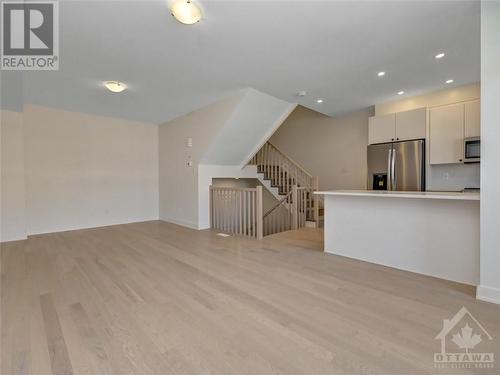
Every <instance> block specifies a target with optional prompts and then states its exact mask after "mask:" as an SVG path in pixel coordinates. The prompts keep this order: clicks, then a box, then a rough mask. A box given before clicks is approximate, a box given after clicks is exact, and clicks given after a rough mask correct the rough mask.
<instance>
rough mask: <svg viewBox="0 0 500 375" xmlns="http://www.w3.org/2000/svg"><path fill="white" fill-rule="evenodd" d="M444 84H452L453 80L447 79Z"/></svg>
mask: <svg viewBox="0 0 500 375" xmlns="http://www.w3.org/2000/svg"><path fill="white" fill-rule="evenodd" d="M445 83H453V80H452V79H448V80H446V82H445Z"/></svg>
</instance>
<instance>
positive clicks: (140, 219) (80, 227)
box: [28, 216, 159, 237]
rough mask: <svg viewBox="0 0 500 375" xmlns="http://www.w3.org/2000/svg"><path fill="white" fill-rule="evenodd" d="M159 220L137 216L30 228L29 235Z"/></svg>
mask: <svg viewBox="0 0 500 375" xmlns="http://www.w3.org/2000/svg"><path fill="white" fill-rule="evenodd" d="M157 220H159V218H158V217H156V216H155V217H135V218H129V219H126V220H116V221H110V222H107V223H95V224H92V225H69V226H64V227H59V228H56V229H50V230H48V229H43V230H30V231H29V232H28V237H30V236H38V235H40V234H50V233H61V232H71V231H74V230H85V229H96V228H105V227H112V226H115V225H125V224H135V223H144V222H147V221H157Z"/></svg>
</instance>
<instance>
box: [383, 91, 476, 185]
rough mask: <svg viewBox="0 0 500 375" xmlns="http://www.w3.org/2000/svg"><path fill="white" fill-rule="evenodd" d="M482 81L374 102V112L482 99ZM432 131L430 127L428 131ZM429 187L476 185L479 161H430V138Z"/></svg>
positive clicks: (392, 111) (398, 110)
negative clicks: (388, 100)
mask: <svg viewBox="0 0 500 375" xmlns="http://www.w3.org/2000/svg"><path fill="white" fill-rule="evenodd" d="M480 91H481V87H480V84H479V83H473V84H470V85H464V86H459V87H453V88H451V89H446V90H440V91H435V92H431V93H428V94H424V95H419V96H414V97H410V98H404V99H400V100H396V101H393V102H388V103H381V104H377V105H375V115H376V116H382V115H385V114H389V113H396V112H402V111H408V110H411V109H416V108H422V107H434V106H440V105H445V104H450V103H457V102H462V101H467V100H474V99H479V98H480V96H481V92H480ZM427 134H429V131H427ZM426 146H427V176H426V178H427V190H438V191H440V190H451V191H453V190H462V189H463V188H466V187H469V188H477V187H479V185H480V184H479V182H480V181H479V180H480V166H479V165H478V164H444V165H430V164H429V163H428V161H429V142H427V145H426Z"/></svg>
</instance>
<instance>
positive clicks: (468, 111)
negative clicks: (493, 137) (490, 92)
mask: <svg viewBox="0 0 500 375" xmlns="http://www.w3.org/2000/svg"><path fill="white" fill-rule="evenodd" d="M464 105H465V120H464V121H465V122H464V126H465V134H464V135H465V138H469V137H480V136H481V105H480V102H479V100H475V101H473V102H467V103H465V104H464Z"/></svg>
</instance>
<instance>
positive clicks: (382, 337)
mask: <svg viewBox="0 0 500 375" xmlns="http://www.w3.org/2000/svg"><path fill="white" fill-rule="evenodd" d="M322 246H323V244H322V232H321V231H320V230H315V229H303V230H300V231H295V232H288V233H282V234H279V235H276V236H271V237H268V238H266V239H265V240H263V241H260V242H259V241H256V240H249V239H242V238H236V237H229V238H222V237H219V236H216V234H215V233H212V232H209V231H194V230H191V229H186V228H183V227H179V226H176V225H173V224H168V223H164V222H157V221H154V222H146V223H137V224H128V225H119V226H113V227H106V228H97V229H89V230H80V231H72V232H64V233H56V234H48V235H40V236H33V237H30V238H29V239H28V240H27V241H21V242H13V243H9V244H3V245H2V248H1V260H2V286H1V288H2V310H1V311H2V316H1V323H2V330H3V332H2V358H1V359H2V363H1V369H2V375H11V374H16V375H17V374H23V375H24V374H35V375H49V374H53V375H62V374H64V375H66V374H86V375H88V374H95V375H108V374H119V375H127V374H148V375H152V374H154V375H168V374H197V375H198V374H217V375H223V374H231V375H236V374H238V375H239V374H259V375H266V374H286V375H293V374H307V375H322V374H384V375H387V374H398V375H400V374H405V375H406V374H467V373H484V374H499V373H500V370H499V368H500V307H499V306H496V305H493V304H489V303H486V302H480V301H477V300H475V299H474V296H473V293H474V291H473V289H472V288H471V287H468V286H464V285H459V284H454V283H450V282H446V281H443V280H438V279H434V278H429V277H424V276H420V275H416V274H412V273H408V272H403V271H398V270H394V269H390V268H386V267H381V266H377V265H373V264H369V263H365V262H360V261H355V260H351V259H347V258H343V257H338V256H334V255H327V254H324V253H323V252H322V251H321V249H322ZM462 306H465V307H467V308H468V309H469V310H470V311H471V312H472V314H473V315H474V316H475V317H476V318H477V319H478V320H479V321H480V322H481V323H482V324H483V326H484V327H485V328H486V329H487V330H488V332H489V333H490V335H491V336H492V337H493V340H492V341H489V340H487V339H486V337H485V336H484V335H483V336H482V338H483V339H484V342H483V343H481V345H484V346H483V347H482V350H481V351H485V350H489V351H493V352H495V355H496V356H497V358H498V359H497V362H499V363H498V364H497V367H496V368H495V369H493V370H491V369H487V370H484V369H483V370H476V369H435V368H434V367H433V355H434V352H437V351H439V349H440V344H439V342H438V341H437V340H435V336H436V335H437V334H438V333H439V331H440V330H441V328H442V324H443V319H449V318H451V317H452V316H453V315H454V314H455V313H456V312H457V311H458V310H459V309H460V308H461V307H462Z"/></svg>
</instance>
